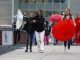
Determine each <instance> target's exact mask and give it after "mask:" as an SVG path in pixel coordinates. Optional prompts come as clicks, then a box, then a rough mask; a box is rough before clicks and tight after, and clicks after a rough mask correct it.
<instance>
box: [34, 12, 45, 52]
mask: <svg viewBox="0 0 80 60" xmlns="http://www.w3.org/2000/svg"><path fill="white" fill-rule="evenodd" d="M44 21H45V18H44V17H43V15H42V10H38V11H37V14H36V23H35V30H36V31H35V34H36V41H37V45H38V51H39V52H41V53H43V52H44V34H45V31H44Z"/></svg>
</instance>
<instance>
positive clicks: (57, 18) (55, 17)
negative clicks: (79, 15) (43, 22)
mask: <svg viewBox="0 0 80 60" xmlns="http://www.w3.org/2000/svg"><path fill="white" fill-rule="evenodd" d="M49 20H50V21H52V22H57V21H60V20H62V15H61V14H53V15H51V16H50V18H49Z"/></svg>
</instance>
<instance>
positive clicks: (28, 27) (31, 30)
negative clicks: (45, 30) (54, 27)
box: [23, 12, 35, 52]
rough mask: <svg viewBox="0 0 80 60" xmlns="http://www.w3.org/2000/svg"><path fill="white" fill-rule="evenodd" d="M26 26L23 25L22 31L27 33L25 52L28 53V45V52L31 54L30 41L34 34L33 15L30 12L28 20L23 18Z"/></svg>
mask: <svg viewBox="0 0 80 60" xmlns="http://www.w3.org/2000/svg"><path fill="white" fill-rule="evenodd" d="M25 20H26V24H25V25H24V28H23V30H26V32H27V40H26V50H25V52H28V46H29V44H30V52H32V39H33V35H34V32H35V27H34V23H35V16H34V13H32V12H31V14H30V18H27V17H25Z"/></svg>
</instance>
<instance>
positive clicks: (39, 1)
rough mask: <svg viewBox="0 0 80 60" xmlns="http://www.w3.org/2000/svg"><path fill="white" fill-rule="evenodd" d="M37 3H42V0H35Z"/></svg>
mask: <svg viewBox="0 0 80 60" xmlns="http://www.w3.org/2000/svg"><path fill="white" fill-rule="evenodd" d="M36 2H37V3H44V0H36Z"/></svg>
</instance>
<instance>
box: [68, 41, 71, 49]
mask: <svg viewBox="0 0 80 60" xmlns="http://www.w3.org/2000/svg"><path fill="white" fill-rule="evenodd" d="M70 46H71V40H70V41H68V49H70Z"/></svg>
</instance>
